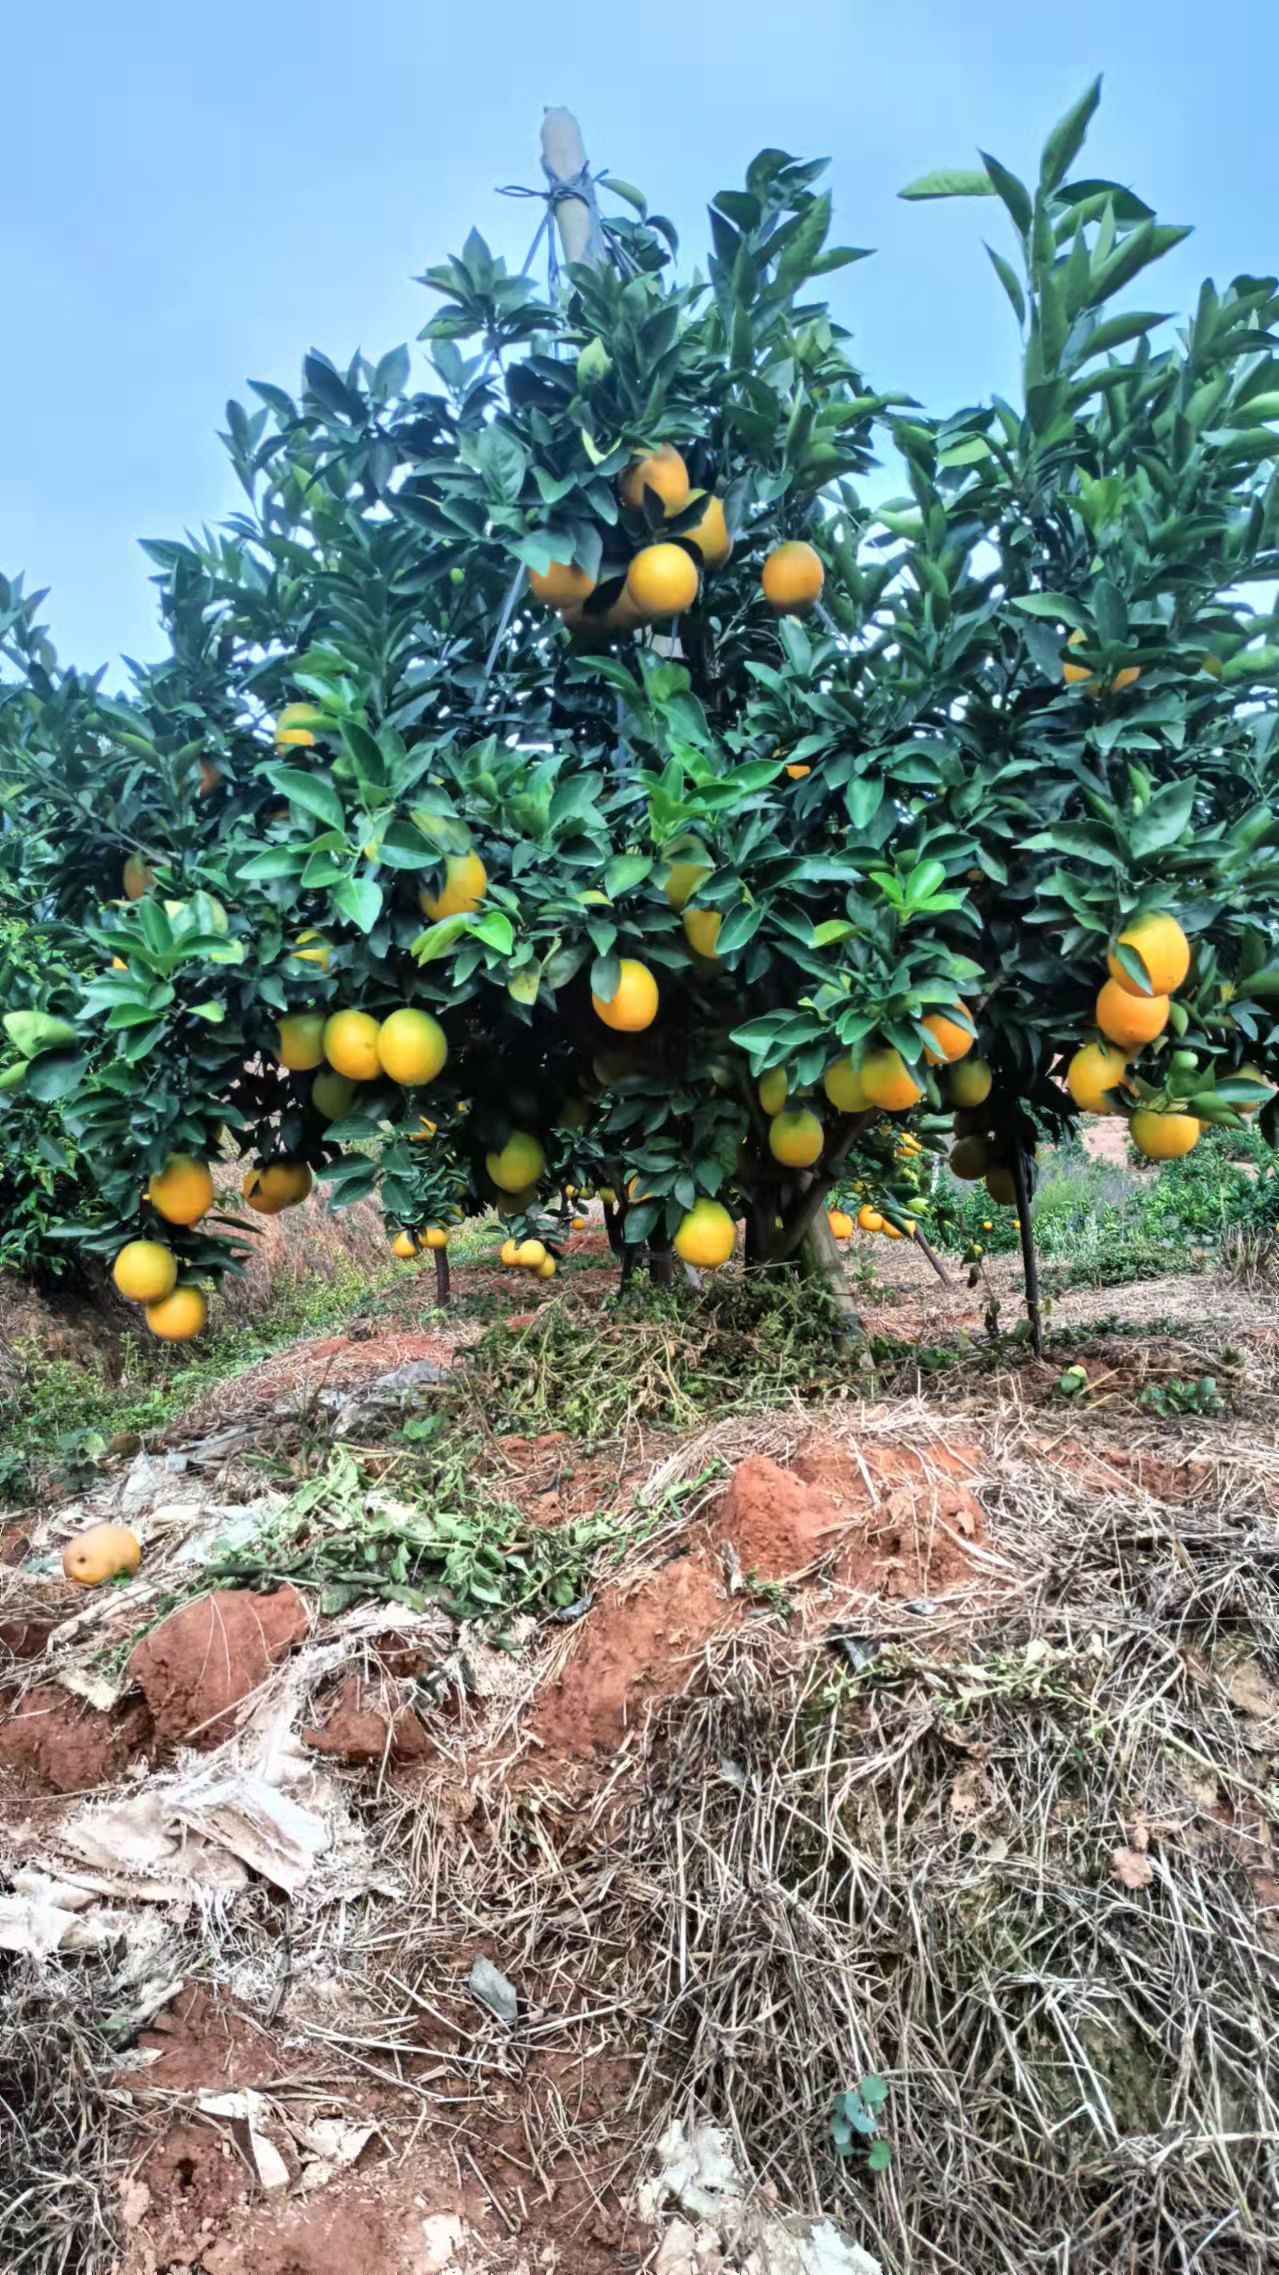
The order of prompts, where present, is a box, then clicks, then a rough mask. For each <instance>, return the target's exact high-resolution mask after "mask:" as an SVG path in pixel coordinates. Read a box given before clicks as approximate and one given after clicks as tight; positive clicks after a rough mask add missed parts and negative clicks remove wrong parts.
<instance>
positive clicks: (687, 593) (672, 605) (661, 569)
mask: <svg viewBox="0 0 1279 2275" xmlns="http://www.w3.org/2000/svg"><path fill="white" fill-rule="evenodd" d="M697 583H698V578H697V564H696V562H695V561H694V560H693V558H692V555H691V554H689V553H686V552H685V551H684V548H683V546H682V545H668V544H663V545H645V546H643V547H642V548H641V550H640V551H639V552H638V553H637V554H636V555H635V558H634V560H633V561H632V562H631V565H630V567H629V569H628V570H627V572H626V597H627V599H628V600H629V602H630V605H631V607H632V608H636V609H638V610H639V612H640V614H641V615H642V616H679V615H680V614H681V613H682V611H683V610H684V609H686V608H691V607H692V605H693V602H694V601H695V600H696V598H697Z"/></svg>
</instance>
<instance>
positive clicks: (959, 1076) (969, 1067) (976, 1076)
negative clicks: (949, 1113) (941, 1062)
mask: <svg viewBox="0 0 1279 2275" xmlns="http://www.w3.org/2000/svg"><path fill="white" fill-rule="evenodd" d="M994 1079H995V1077H994V1074H993V1073H992V1071H991V1069H990V1067H989V1066H988V1065H987V1064H986V1061H985V1059H969V1060H968V1062H967V1064H966V1065H965V1066H956V1067H955V1068H954V1070H953V1072H952V1073H950V1074H948V1075H947V1077H946V1096H947V1097H948V1098H949V1100H950V1102H951V1105H952V1106H960V1107H964V1106H968V1107H972V1106H984V1105H985V1103H986V1100H987V1099H988V1098H989V1096H990V1092H991V1086H992V1084H993V1082H994Z"/></svg>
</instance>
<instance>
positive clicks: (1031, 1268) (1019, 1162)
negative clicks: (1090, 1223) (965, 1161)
mask: <svg viewBox="0 0 1279 2275" xmlns="http://www.w3.org/2000/svg"><path fill="white" fill-rule="evenodd" d="M1013 1185H1014V1187H1015V1188H1016V1193H1017V1230H1018V1231H1019V1233H1020V1234H1021V1263H1022V1271H1023V1273H1024V1275H1025V1280H1026V1317H1027V1319H1028V1320H1029V1321H1030V1342H1031V1348H1032V1350H1033V1351H1034V1354H1035V1357H1036V1358H1037V1359H1042V1357H1043V1355H1044V1322H1043V1315H1042V1313H1041V1311H1040V1308H1039V1259H1038V1257H1037V1256H1036V1254H1035V1232H1034V1227H1033V1225H1032V1224H1031V1221H1030V1185H1029V1182H1028V1180H1027V1176H1026V1156H1025V1154H1024V1152H1023V1151H1022V1148H1021V1146H1020V1145H1017V1146H1016V1147H1015V1148H1014V1150H1013Z"/></svg>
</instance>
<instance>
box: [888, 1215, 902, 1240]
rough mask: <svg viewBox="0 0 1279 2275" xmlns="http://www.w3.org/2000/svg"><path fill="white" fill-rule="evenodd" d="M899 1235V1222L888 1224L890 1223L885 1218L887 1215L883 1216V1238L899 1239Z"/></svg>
mask: <svg viewBox="0 0 1279 2275" xmlns="http://www.w3.org/2000/svg"><path fill="white" fill-rule="evenodd" d="M901 1236H902V1228H901V1226H900V1225H899V1224H890V1223H889V1221H888V1218H887V1217H885V1218H884V1238H885V1240H900V1239H901Z"/></svg>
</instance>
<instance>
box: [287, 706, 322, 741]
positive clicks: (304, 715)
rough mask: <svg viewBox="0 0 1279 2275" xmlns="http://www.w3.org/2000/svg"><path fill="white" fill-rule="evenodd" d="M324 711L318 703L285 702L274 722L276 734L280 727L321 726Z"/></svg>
mask: <svg viewBox="0 0 1279 2275" xmlns="http://www.w3.org/2000/svg"><path fill="white" fill-rule="evenodd" d="M323 725H324V713H323V711H322V710H321V709H320V707H319V704H318V703H286V704H285V706H284V709H283V710H282V711H281V713H280V716H279V718H278V719H277V720H276V722H275V730H276V733H277V734H278V733H279V731H280V729H281V727H284V728H288V727H322V726H323Z"/></svg>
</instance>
